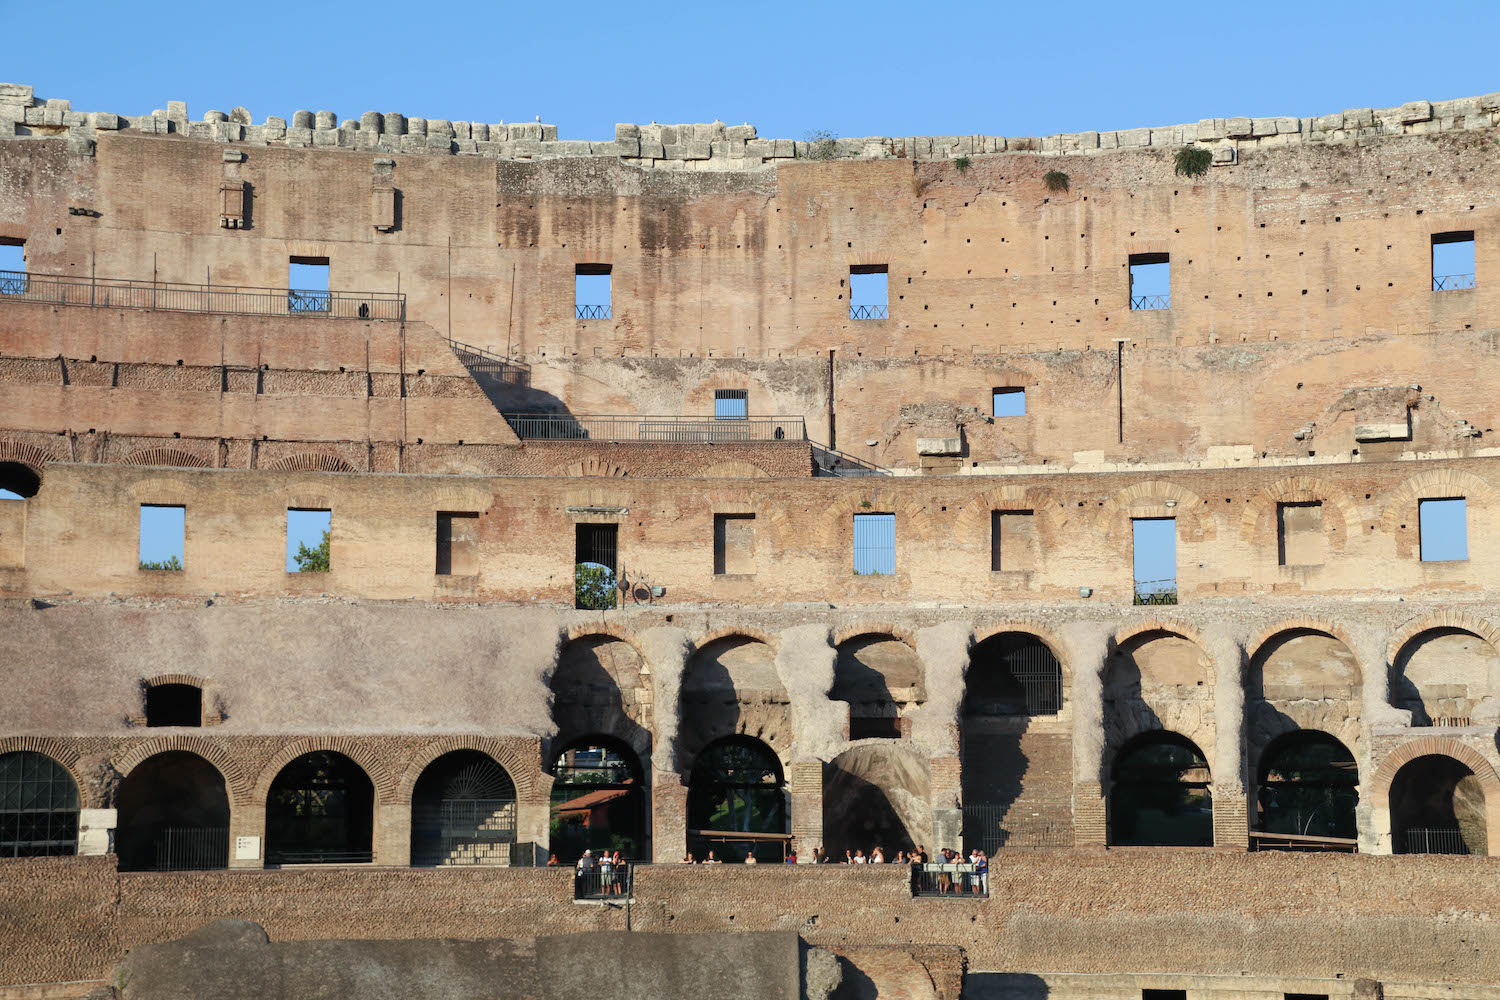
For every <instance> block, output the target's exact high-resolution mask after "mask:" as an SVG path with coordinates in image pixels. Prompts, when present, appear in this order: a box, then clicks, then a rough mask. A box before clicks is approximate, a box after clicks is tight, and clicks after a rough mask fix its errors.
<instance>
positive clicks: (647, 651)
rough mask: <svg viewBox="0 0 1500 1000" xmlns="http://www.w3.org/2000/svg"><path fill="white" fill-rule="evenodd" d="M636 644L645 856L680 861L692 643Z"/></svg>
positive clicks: (671, 637) (675, 639) (653, 635)
mask: <svg viewBox="0 0 1500 1000" xmlns="http://www.w3.org/2000/svg"><path fill="white" fill-rule="evenodd" d="M415 120H416V119H413V121H415ZM423 127H424V128H425V123H424V126H423ZM639 644H640V649H641V652H642V654H643V655H644V656H645V659H646V663H647V664H648V665H649V666H650V668H651V711H652V720H653V724H652V729H653V730H654V733H653V735H654V743H653V746H652V751H651V857H652V859H653V860H655V861H658V862H663V863H667V862H675V861H681V860H682V856H683V855H684V854H686V853H687V786H686V785H685V784H683V777H682V775H681V773H680V772H679V766H678V754H679V746H678V743H679V740H678V735H677V730H678V722H679V715H678V712H679V709H680V707H681V698H680V693H681V690H682V673H683V671H684V670H685V669H686V668H687V658H688V655H689V654H690V653H691V651H692V648H693V646H692V643H691V642H690V641H689V639H688V634H687V632H685V631H684V630H682V629H680V628H671V627H667V626H662V627H659V628H651V629H647V630H645V631H644V632H642V633H641V634H640V637H639Z"/></svg>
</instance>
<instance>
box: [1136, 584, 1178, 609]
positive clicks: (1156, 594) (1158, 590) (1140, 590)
mask: <svg viewBox="0 0 1500 1000" xmlns="http://www.w3.org/2000/svg"><path fill="white" fill-rule="evenodd" d="M1134 603H1136V604H1148V605H1155V604H1176V603H1177V581H1176V580H1137V581H1136V583H1135V602H1134Z"/></svg>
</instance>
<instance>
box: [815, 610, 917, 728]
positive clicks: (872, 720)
mask: <svg viewBox="0 0 1500 1000" xmlns="http://www.w3.org/2000/svg"><path fill="white" fill-rule="evenodd" d="M829 697H831V698H832V699H833V700H834V701H842V702H845V703H846V704H848V706H849V738H850V739H851V740H862V739H870V738H884V739H900V738H901V735H902V730H901V717H902V716H903V715H905V714H906V712H907V710H908V709H909V708H915V707H916V706H918V705H921V704H922V702H923V701H925V700H926V695H925V694H924V693H923V691H922V663H921V661H920V660H919V659H917V654H916V652H915V651H914V650H913V649H912V648H911V647H910V646H908V645H907V644H906V643H904V642H902V641H901V640H899V639H896V638H893V637H891V636H889V635H880V634H876V633H867V634H865V635H857V636H854V637H853V638H851V639H845V640H844V641H843V642H841V643H839V646H838V659H837V660H836V661H835V662H834V666H833V690H832V692H831V693H830V694H829Z"/></svg>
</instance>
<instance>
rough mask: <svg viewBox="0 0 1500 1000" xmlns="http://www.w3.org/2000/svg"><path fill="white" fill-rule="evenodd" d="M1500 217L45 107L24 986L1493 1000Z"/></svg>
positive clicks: (20, 929) (1400, 135) (1493, 205)
mask: <svg viewBox="0 0 1500 1000" xmlns="http://www.w3.org/2000/svg"><path fill="white" fill-rule="evenodd" d="M1497 192H1500V93H1496V94H1490V95H1487V96H1485V97H1476V98H1465V99H1459V100H1449V101H1439V102H1428V101H1413V102H1411V103H1408V104H1404V105H1401V106H1399V107H1394V108H1384V109H1369V108H1365V109H1354V110H1347V111H1342V112H1336V113H1332V114H1327V115H1322V116H1318V117H1308V118H1300V117H1283V118H1233V117H1231V118H1212V119H1205V120H1202V121H1199V122H1196V123H1189V124H1182V125H1172V126H1165V127H1142V128H1134V129H1129V130H1124V131H1109V132H1084V133H1078V134H1065V135H1051V136H1046V137H1004V136H993V135H964V136H937V137H904V138H903V137H870V138H863V139H840V138H832V137H829V136H826V135H825V136H816V137H812V138H810V139H808V140H806V141H804V140H787V139H766V138H761V137H760V136H758V135H757V133H756V130H755V128H754V127H753V126H751V125H726V124H725V123H723V122H713V123H709V124H679V125H663V124H658V123H654V122H653V123H651V124H640V125H636V124H622V125H619V126H617V128H616V130H615V135H614V137H613V138H612V139H609V140H604V141H585V140H572V139H560V138H559V137H558V129H557V127H556V126H553V125H547V124H542V123H540V122H526V123H522V124H505V123H499V124H482V123H477V122H461V121H448V120H440V119H428V118H418V117H408V116H406V115H403V114H398V113H395V112H373V111H371V112H365V113H364V114H363V115H361V116H360V117H358V118H347V119H342V120H341V119H340V118H339V117H338V116H337V115H336V114H334V113H333V112H331V111H325V110H319V111H316V112H314V111H306V110H299V111H296V112H295V113H294V114H292V115H291V117H290V118H281V117H267V118H265V119H264V120H263V121H261V122H256V121H255V119H254V117H253V116H252V115H251V114H250V112H249V111H247V110H246V109H244V108H234V109H233V110H231V111H229V112H220V111H208V112H206V113H204V114H203V115H202V117H201V119H195V118H193V117H191V116H190V115H189V113H188V111H187V106H186V104H184V103H181V102H170V103H168V104H167V106H166V108H165V109H164V110H156V111H152V112H151V113H149V114H140V115H120V114H115V113H105V112H99V111H75V110H73V109H72V107H71V105H70V103H69V102H68V101H67V100H61V99H43V98H39V97H37V96H35V94H34V93H33V90H32V88H31V87H29V86H23V85H17V84H0V387H3V388H0V400H3V405H0V604H3V607H0V623H3V624H0V650H3V655H0V679H3V685H4V688H5V690H6V691H8V692H9V693H8V695H7V696H5V697H4V698H0V856H3V860H0V945H3V946H0V983H4V984H13V985H8V986H0V997H4V998H11V1000H19V998H27V1000H37V998H44V997H45V998H65V997H69V998H71V997H84V996H89V997H95V998H99V997H122V998H152V997H168V996H170V997H189V996H191V997H199V996H202V997H210V996H211V997H236V998H237V997H246V998H249V997H259V996H265V997H287V998H291V997H303V996H308V997H311V996H319V997H322V996H334V995H339V996H356V995H357V996H366V997H382V998H383V997H386V996H391V997H395V996H421V997H428V996H431V997H438V996H442V997H447V996H450V995H451V996H497V997H498V996H538V997H564V996H566V997H574V996H589V997H594V998H600V1000H603V998H612V997H614V996H616V995H619V996H629V997H633V998H640V997H642V996H645V997H650V998H653V1000H654V998H657V997H661V998H666V997H675V996H714V997H719V996H725V997H728V996H735V997H740V996H744V997H787V998H795V997H797V996H806V997H817V998H820V1000H822V998H835V1000H851V998H869V997H883V998H885V997H902V998H905V997H910V998H934V1000H935V998H945V1000H957V998H959V997H960V996H962V997H965V998H977V1000H1041V998H1049V1000H1074V998H1088V1000H1313V998H1319V1000H1327V998H1360V1000H1375V998H1380V997H1383V998H1385V1000H1437V998H1449V1000H1500V888H1497V886H1500V880H1497V874H1500V868H1497V867H1496V865H1497V864H1500V862H1497V861H1492V860H1490V858H1493V857H1495V856H1497V855H1500V776H1497V772H1500V744H1497V733H1500V546H1497V545H1496V543H1495V541H1494V540H1495V538H1496V537H1497V535H1500V449H1497V448H1495V447H1494V446H1492V445H1491V444H1490V441H1489V439H1490V438H1491V437H1492V436H1493V435H1494V433H1495V432H1494V429H1493V425H1494V424H1495V423H1496V422H1500V278H1497V275H1500V194H1497ZM1487 219H1491V220H1495V222H1496V226H1495V228H1491V227H1490V225H1489V223H1488V222H1486V221H1485V220H1487ZM1053 237H1056V238H1057V242H1056V243H1054V242H1052V239H1053ZM1481 279H1482V280H1481ZM946 850H951V851H952V852H953V855H952V856H951V857H949V856H948V855H946V854H945V853H944V852H945V851H946ZM877 851H878V854H879V857H880V858H883V860H884V863H883V864H880V863H873V864H853V865H849V864H843V863H841V862H843V861H844V860H845V859H846V858H850V857H853V858H856V860H860V861H863V860H867V859H871V860H873V859H875V858H876V855H877ZM585 852H588V853H587V854H585ZM615 852H619V857H620V861H619V862H618V863H615V864H612V865H611V864H610V863H609V862H608V861H606V862H605V863H604V864H603V865H601V864H599V863H597V859H599V858H601V857H603V858H606V859H612V858H613V856H614V854H615ZM917 852H920V854H921V856H920V857H918V858H917V861H916V863H908V862H910V861H911V855H912V854H913V853H917ZM689 855H692V856H693V858H694V859H695V860H697V861H699V862H702V861H704V860H706V859H707V858H709V857H710V856H711V857H712V858H713V859H714V860H715V861H722V862H727V863H724V864H701V863H700V864H692V865H689V864H683V863H682V862H683V861H685V860H687V858H688V856H689ZM825 861H826V862H827V863H819V862H825ZM747 862H754V863H755V864H754V865H753V866H752V865H751V864H748V863H747ZM898 862H900V863H898ZM986 869H987V873H986ZM225 921H229V922H225ZM580 962H583V963H589V964H590V965H591V966H592V967H593V968H595V969H599V968H601V967H602V968H603V969H606V970H608V974H607V975H605V976H603V977H592V976H591V977H586V978H587V979H588V980H589V981H587V982H582V983H580V982H579V981H578V963H580ZM570 963H571V965H570ZM694 966H696V967H694ZM268 970H273V971H274V976H273V971H268ZM735 970H738V974H736V972H735ZM695 976H696V977H697V978H694V977H695ZM268 977H270V978H268ZM276 977H280V978H276ZM674 977H676V978H674ZM705 977H707V978H705ZM601 978H602V980H603V981H598V980H599V979H601ZM273 979H274V982H273ZM339 983H343V984H344V985H343V986H342V987H339V986H338V985H337V984H339ZM423 983H426V984H427V985H426V986H422V985H421V984H423ZM504 983H509V984H511V985H509V986H505V985H503V984H504ZM674 984H676V985H674ZM318 990H322V991H323V992H317V991H318Z"/></svg>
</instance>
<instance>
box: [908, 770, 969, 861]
mask: <svg viewBox="0 0 1500 1000" xmlns="http://www.w3.org/2000/svg"><path fill="white" fill-rule="evenodd" d="M929 766H930V768H931V772H930V773H931V779H930V788H929V792H930V795H931V801H932V833H931V836H932V840H931V841H930V842H929V843H928V846H929V847H931V848H932V850H933V851H939V850H942V849H943V848H944V847H951V848H953V849H954V850H955V851H961V850H962V849H963V846H964V845H963V833H964V813H963V809H962V808H960V797H961V793H960V791H959V782H960V781H961V780H962V773H963V772H962V768H961V767H960V765H959V759H958V756H957V755H956V754H952V755H948V756H943V757H934V758H932V760H931V762H930V764H929ZM918 839H920V838H918ZM929 853H930V852H929Z"/></svg>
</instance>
